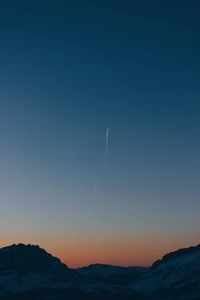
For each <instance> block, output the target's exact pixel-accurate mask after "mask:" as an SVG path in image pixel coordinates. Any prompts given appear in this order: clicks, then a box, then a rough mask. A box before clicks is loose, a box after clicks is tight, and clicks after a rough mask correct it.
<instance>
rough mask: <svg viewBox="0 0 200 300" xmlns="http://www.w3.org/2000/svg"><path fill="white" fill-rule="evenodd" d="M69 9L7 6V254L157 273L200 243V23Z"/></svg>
mask: <svg viewBox="0 0 200 300" xmlns="http://www.w3.org/2000/svg"><path fill="white" fill-rule="evenodd" d="M65 2H68V1H58V3H56V2H55V1H54V2H52V3H51V1H49V2H48V4H47V3H46V2H45V1H41V3H40V2H38V1H34V3H32V4H27V3H26V4H25V3H24V4H23V5H22V4H20V3H18V4H16V3H15V5H13V6H10V5H8V4H5V3H4V4H3V3H1V4H0V12H1V16H0V26H1V28H3V30H2V32H1V45H2V46H1V48H0V66H1V78H0V79H1V85H0V139H1V140H0V201H1V209H0V228H1V231H0V247H3V246H6V245H9V244H12V243H16V244H17V243H20V242H21V243H31V244H39V245H40V246H41V247H43V248H45V249H46V250H47V251H49V252H50V253H52V254H53V255H55V256H58V257H59V258H60V259H61V260H62V261H63V262H65V263H66V264H67V265H68V266H70V267H79V266H83V265H88V264H91V263H108V264H115V265H125V266H127V265H144V266H148V265H151V264H152V262H153V261H155V260H156V259H158V258H160V257H161V256H162V255H163V254H165V253H167V252H169V251H172V250H175V249H177V248H180V247H188V246H190V245H196V244H198V243H199V226H200V218H199V211H200V201H199V199H200V189H199V178H200V139H199V137H200V103H199V99H200V85H199V68H200V60H199V53H200V39H199V38H197V37H198V33H199V31H200V22H199V18H198V16H197V13H196V10H195V7H192V5H191V7H190V5H189V4H187V5H185V4H184V3H183V4H182V6H181V7H179V5H176V4H173V10H172V9H171V7H170V5H169V4H167V3H159V4H157V6H156V7H155V8H154V7H153V6H152V7H150V6H149V4H148V3H149V1H139V4H135V3H132V2H135V1H132V2H131V1H123V3H122V1H121V4H119V2H116V1H108V2H109V4H108V3H107V4H106V5H103V4H102V5H100V3H99V4H95V3H93V4H92V5H88V4H85V3H84V4H83V3H82V1H80V3H79V5H75V4H74V5H73V4H68V3H65ZM13 3H14V2H13ZM91 24H92V26H91ZM158 24H159V25H158ZM180 28H181V32H182V34H180ZM195 36H196V38H194V37H195ZM108 128H109V141H108Z"/></svg>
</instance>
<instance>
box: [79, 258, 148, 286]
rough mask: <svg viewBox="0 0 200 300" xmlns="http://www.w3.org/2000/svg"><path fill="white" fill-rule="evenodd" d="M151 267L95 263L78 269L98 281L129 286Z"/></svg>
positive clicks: (80, 272) (85, 276)
mask: <svg viewBox="0 0 200 300" xmlns="http://www.w3.org/2000/svg"><path fill="white" fill-rule="evenodd" d="M149 270H150V268H144V267H119V266H112V265H104V264H93V265H89V266H88V267H83V268H79V269H77V272H78V274H80V275H82V276H84V278H86V279H88V280H93V281H96V282H101V283H106V284H115V285H121V286H124V287H125V286H128V285H129V284H131V283H133V282H134V281H135V280H136V279H138V278H139V277H141V276H143V275H145V274H146V273H147V272H148V271H149Z"/></svg>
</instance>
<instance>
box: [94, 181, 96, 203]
mask: <svg viewBox="0 0 200 300" xmlns="http://www.w3.org/2000/svg"><path fill="white" fill-rule="evenodd" d="M96 190H97V184H96V183H95V184H94V202H96Z"/></svg>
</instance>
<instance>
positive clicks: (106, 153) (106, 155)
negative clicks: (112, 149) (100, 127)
mask: <svg viewBox="0 0 200 300" xmlns="http://www.w3.org/2000/svg"><path fill="white" fill-rule="evenodd" d="M107 158H108V128H107V129H106V152H105V163H106V165H107Z"/></svg>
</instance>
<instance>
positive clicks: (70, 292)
mask: <svg viewBox="0 0 200 300" xmlns="http://www.w3.org/2000/svg"><path fill="white" fill-rule="evenodd" d="M113 268H114V267H113ZM113 272H114V269H113ZM81 273H82V274H81ZM89 277H90V276H89ZM133 297H134V298H133ZM0 298H1V299H7V300H8V299H9V300H10V299H19V300H22V299H48V298H51V299H68V300H69V299H77V298H79V299H87V300H89V299H92V300H95V299H99V300H100V299H138V300H141V299H144V300H145V299H149V297H147V296H145V295H142V294H141V293H140V292H136V291H134V290H132V289H129V288H127V289H126V288H123V287H122V286H121V285H113V284H106V283H103V282H102V281H101V280H98V281H97V280H95V278H88V276H85V274H84V272H81V271H80V270H79V271H78V270H73V269H70V268H68V267H67V266H66V265H65V264H63V263H61V261H60V260H59V259H58V258H56V257H53V256H52V255H51V254H49V253H47V252H46V251H45V250H43V249H41V248H40V247H39V246H32V245H23V244H18V245H12V246H9V247H5V248H1V249H0Z"/></svg>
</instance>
